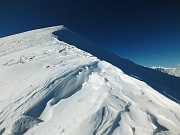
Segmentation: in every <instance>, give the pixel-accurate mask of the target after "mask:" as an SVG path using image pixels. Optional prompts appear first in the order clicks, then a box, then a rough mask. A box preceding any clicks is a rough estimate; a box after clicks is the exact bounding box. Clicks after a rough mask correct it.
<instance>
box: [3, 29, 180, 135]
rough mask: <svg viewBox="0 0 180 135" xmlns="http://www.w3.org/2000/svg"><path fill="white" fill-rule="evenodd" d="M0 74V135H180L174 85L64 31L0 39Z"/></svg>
mask: <svg viewBox="0 0 180 135" xmlns="http://www.w3.org/2000/svg"><path fill="white" fill-rule="evenodd" d="M63 33H64V35H63ZM62 35H63V36H62ZM60 37H61V38H62V39H61V40H60ZM63 39H68V41H69V42H67V41H65V40H63ZM77 41H78V42H77ZM93 50H94V52H95V53H94V54H93V55H95V56H93V55H92V53H93ZM90 53H91V54H90ZM107 54H108V55H107ZM98 56H99V57H100V58H99V57H98ZM105 56H106V57H105ZM107 56H108V57H107ZM107 61H109V62H110V61H111V63H112V64H114V63H115V62H117V63H116V66H113V65H112V64H110V63H109V62H107ZM120 67H122V68H120ZM126 68H129V69H126ZM130 70H132V71H130ZM136 72H137V73H136ZM0 74H1V76H0V92H1V94H0V134H3V135H8V134H25V135H52V134H53V135H59V134H62V135H71V134H73V135H92V134H94V135H95V134H97V135H100V134H106V135H110V134H113V135H119V134H126V135H131V134H132V135H133V134H137V135H142V134H146V135H151V134H172V135H174V134H179V133H180V113H179V112H180V106H179V104H178V103H176V102H177V101H178V100H180V98H179V96H176V97H174V95H176V93H178V92H179V88H180V87H179V86H180V83H179V84H178V82H179V78H176V77H173V76H169V75H164V74H163V73H159V72H157V71H154V70H152V69H147V68H143V67H141V66H138V65H136V64H134V63H132V62H130V61H128V60H125V59H122V58H120V57H117V56H115V55H113V54H111V53H108V52H107V51H105V50H101V49H99V48H98V47H95V46H94V45H93V44H92V43H90V42H89V41H87V40H86V39H84V38H82V37H80V36H79V35H77V34H75V33H74V32H72V31H69V30H68V29H66V28H65V27H63V26H56V27H49V28H44V29H38V30H33V31H29V32H25V33H21V34H17V35H13V36H9V37H5V38H2V39H0ZM151 75H154V76H151ZM134 76H136V77H134ZM137 78H139V79H137ZM161 78H164V79H163V80H160V79H161ZM143 79H145V80H143ZM165 82H167V83H166V84H165ZM173 85H175V86H173ZM152 86H154V87H156V88H157V89H154V87H152ZM164 88H166V89H167V91H168V92H169V93H168V94H170V96H171V97H173V98H176V100H175V101H176V102H174V101H172V100H170V99H169V98H167V97H166V96H165V95H162V90H163V89H164ZM176 88H178V89H176ZM172 91H173V92H172ZM170 96H168V97H170Z"/></svg>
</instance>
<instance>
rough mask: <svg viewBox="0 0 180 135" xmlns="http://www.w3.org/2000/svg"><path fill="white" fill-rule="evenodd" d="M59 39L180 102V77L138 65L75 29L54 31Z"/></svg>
mask: <svg viewBox="0 0 180 135" xmlns="http://www.w3.org/2000/svg"><path fill="white" fill-rule="evenodd" d="M53 34H54V35H55V36H57V38H58V40H60V41H63V42H66V43H68V44H70V45H74V46H75V47H77V48H79V49H81V50H83V51H86V52H88V53H90V54H92V55H93V56H96V57H97V58H99V59H101V60H105V61H107V62H109V63H111V64H113V65H114V66H116V67H118V68H120V69H121V70H122V71H123V72H124V73H125V74H127V75H129V76H132V77H134V78H136V79H139V80H141V81H144V82H145V83H147V84H148V85H149V86H151V87H152V88H154V89H155V90H157V91H158V92H160V93H161V94H163V95H165V96H166V97H168V98H169V99H171V100H173V101H175V102H177V103H180V77H175V76H171V75H168V74H165V73H162V72H159V71H156V70H153V69H150V68H146V67H143V66H140V65H137V64H135V63H133V62H131V61H129V60H127V59H124V58H121V57H119V56H117V55H115V54H113V53H111V52H108V51H106V50H104V49H102V48H100V47H98V46H95V45H94V44H93V43H91V42H90V41H88V40H87V39H85V38H83V37H81V36H80V35H78V34H76V33H74V32H73V31H71V30H69V29H67V28H64V29H61V30H58V31H55V32H53Z"/></svg>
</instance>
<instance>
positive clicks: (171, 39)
mask: <svg viewBox="0 0 180 135" xmlns="http://www.w3.org/2000/svg"><path fill="white" fill-rule="evenodd" d="M61 24H63V25H65V26H66V27H68V28H69V29H71V30H73V31H75V32H77V33H79V34H80V35H82V36H84V37H86V38H87V39H89V40H91V41H92V42H93V43H95V44H97V45H99V46H102V47H103V48H105V49H107V50H109V51H111V52H114V53H116V54H117V55H119V56H121V57H124V58H127V59H129V60H131V61H134V62H135V63H137V64H140V65H143V66H148V67H151V66H153V65H155V66H165V67H172V66H175V65H176V64H180V53H179V52H180V2H179V0H13V1H12V0H0V37H4V36H7V35H11V34H15V33H19V32H23V31H27V30H32V29H37V28H42V27H48V26H54V25H61Z"/></svg>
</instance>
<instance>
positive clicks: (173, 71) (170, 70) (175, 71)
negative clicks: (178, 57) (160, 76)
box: [152, 66, 180, 77]
mask: <svg viewBox="0 0 180 135" xmlns="http://www.w3.org/2000/svg"><path fill="white" fill-rule="evenodd" d="M152 69H155V70H157V71H161V72H163V73H167V74H170V75H173V76H177V77H180V69H179V68H165V67H162V66H153V67H152Z"/></svg>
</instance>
